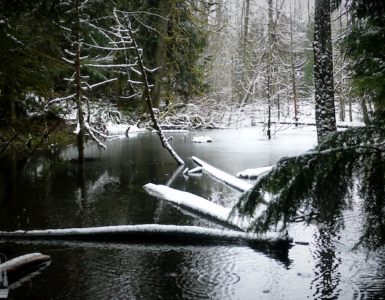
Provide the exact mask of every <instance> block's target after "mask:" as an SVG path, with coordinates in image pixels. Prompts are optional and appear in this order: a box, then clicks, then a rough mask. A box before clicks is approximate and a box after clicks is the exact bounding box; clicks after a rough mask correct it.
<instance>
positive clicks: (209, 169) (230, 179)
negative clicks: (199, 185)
mask: <svg viewBox="0 0 385 300" xmlns="http://www.w3.org/2000/svg"><path fill="white" fill-rule="evenodd" d="M192 160H193V161H194V162H195V163H196V164H198V165H200V166H201V167H202V168H203V171H205V172H206V173H208V174H210V175H211V176H213V177H215V178H217V179H218V180H220V181H222V182H224V183H226V184H227V185H229V186H231V187H233V188H235V189H237V190H239V191H241V192H244V191H247V190H249V189H251V187H252V185H251V184H250V183H247V182H245V181H243V180H241V179H238V178H236V177H234V176H231V175H230V174H227V173H226V172H223V171H221V170H219V169H217V168H215V167H213V166H211V165H209V164H208V163H205V162H204V161H203V160H200V159H199V158H198V157H195V156H193V157H192Z"/></svg>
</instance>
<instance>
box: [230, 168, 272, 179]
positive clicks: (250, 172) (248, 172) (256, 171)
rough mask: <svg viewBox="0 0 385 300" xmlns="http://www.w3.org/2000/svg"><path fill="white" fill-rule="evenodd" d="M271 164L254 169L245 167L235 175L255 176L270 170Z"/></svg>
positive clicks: (241, 176)
mask: <svg viewBox="0 0 385 300" xmlns="http://www.w3.org/2000/svg"><path fill="white" fill-rule="evenodd" d="M272 167H273V166H269V167H262V168H256V169H246V170H244V171H242V172H239V173H237V177H239V178H257V177H258V176H259V175H261V174H263V173H265V172H267V171H270V170H271V168H272Z"/></svg>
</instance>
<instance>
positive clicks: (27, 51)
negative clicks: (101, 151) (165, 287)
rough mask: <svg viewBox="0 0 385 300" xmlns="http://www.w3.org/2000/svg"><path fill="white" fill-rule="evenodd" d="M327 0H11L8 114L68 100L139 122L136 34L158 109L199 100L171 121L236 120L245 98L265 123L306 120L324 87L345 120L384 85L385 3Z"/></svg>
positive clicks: (375, 103)
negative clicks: (384, 9) (384, 34)
mask: <svg viewBox="0 0 385 300" xmlns="http://www.w3.org/2000/svg"><path fill="white" fill-rule="evenodd" d="M331 2H332V3H331V4H332V7H331V9H329V7H330V1H323V0H322V1H316V2H315V4H316V6H315V8H316V10H315V11H314V10H313V7H311V6H310V3H309V1H305V2H301V1H284V0H277V1H272V0H271V1H270V0H269V1H266V3H264V1H262V2H261V3H257V2H255V3H254V2H253V1H248V0H245V1H237V0H233V1H188V2H186V1H177V0H175V1H153V2H151V1H135V2H129V3H126V2H125V1H105V2H103V4H102V3H100V2H99V1H29V2H28V3H23V2H20V1H5V0H4V1H2V3H1V23H0V26H1V27H0V34H1V36H0V38H1V50H0V51H1V57H2V59H1V67H0V68H1V72H0V74H1V80H0V89H1V94H0V95H1V102H0V109H1V110H0V113H1V120H2V124H3V125H5V124H8V125H10V126H12V124H13V123H15V122H17V121H20V120H24V119H26V118H28V117H31V116H33V117H35V118H42V120H45V119H46V118H48V119H49V118H51V119H52V118H55V117H59V116H61V117H63V115H65V114H70V113H72V112H73V111H74V110H75V108H74V107H70V106H71V105H72V106H73V105H75V106H76V107H77V108H76V109H77V110H79V114H78V116H79V117H81V116H82V115H83V113H82V111H86V110H91V111H92V114H93V115H99V118H98V120H96V118H91V119H93V120H91V121H90V122H91V123H93V124H92V126H91V124H89V125H90V126H91V128H94V129H95V130H96V129H98V128H99V129H100V128H101V127H102V123H103V122H106V121H107V120H108V119H110V120H114V121H118V122H123V121H126V122H130V121H132V122H133V121H134V120H135V118H139V117H140V116H141V115H143V114H145V113H146V112H148V110H147V103H146V101H145V98H146V93H145V88H144V85H143V80H144V79H143V74H142V73H141V71H140V70H139V65H138V57H137V55H136V52H135V49H134V46H133V41H134V39H135V40H136V44H137V47H138V48H139V50H140V56H141V57H142V59H143V62H144V66H145V68H146V73H147V74H146V76H147V77H148V82H149V84H150V86H151V99H152V106H153V108H156V109H160V110H161V111H162V112H163V111H164V109H165V107H166V106H167V107H173V106H176V108H177V107H185V106H186V105H188V104H191V105H190V106H189V112H190V114H189V115H190V116H191V118H188V117H187V116H183V114H179V116H176V113H175V112H174V111H172V112H169V113H168V114H169V115H168V119H170V118H171V121H172V122H174V123H180V124H187V125H190V126H195V127H199V126H200V127H219V126H221V125H229V124H232V123H233V122H234V120H235V119H236V117H235V116H236V115H237V112H236V110H237V109H238V108H243V106H247V109H246V110H247V114H249V115H250V116H254V117H255V118H257V119H258V120H259V121H264V122H266V123H268V122H271V121H273V120H274V121H293V120H294V121H299V120H301V117H302V116H306V115H307V114H309V113H310V112H311V111H312V109H314V105H315V103H318V104H317V105H319V103H320V102H322V101H323V100H322V99H321V98H322V97H326V95H328V96H327V97H326V98H325V101H326V102H328V103H331V104H333V105H332V106H333V107H331V108H328V109H327V110H328V111H330V114H331V115H335V116H336V118H337V120H338V121H342V122H344V121H350V122H352V121H353V119H355V120H357V121H361V120H362V119H365V121H366V122H369V121H370V116H371V113H373V112H378V110H379V109H380V107H381V101H380V100H379V99H380V98H381V97H382V93H383V92H382V77H381V76H382V71H381V66H382V63H381V50H382V49H380V47H381V46H380V44H381V43H380V40H379V39H380V37H381V30H382V27H381V24H377V23H378V22H381V21H380V20H378V19H377V17H376V15H378V14H379V11H381V10H380V9H376V10H374V14H372V8H370V6H368V7H369V8H368V9H369V10H368V11H367V10H366V8H365V7H366V3H369V4H370V3H372V2H373V3H377V2H378V4H373V5H377V6H381V5H382V4H381V1H377V2H376V1H348V2H347V3H337V2H338V1H331ZM363 7H364V8H363ZM375 7H376V6H375ZM380 8H381V7H380ZM325 9H326V10H325ZM378 16H379V15H378ZM325 18H326V19H325ZM368 18H369V19H368ZM324 20H328V22H330V24H329V23H328V24H326V23H324V22H325V21H324ZM323 27H325V28H323ZM128 29H130V30H131V31H132V34H133V37H132V38H131V37H130V35H129V34H128V31H127V30H128ZM315 29H317V30H321V31H322V32H321V34H319V32H318V31H317V30H315ZM376 30H377V31H376ZM323 32H324V33H323ZM357 35H360V36H361V35H364V36H365V37H366V39H365V40H359V39H357ZM314 39H315V40H314ZM365 50H366V51H365ZM368 50H370V51H369V52H368ZM324 55H326V56H328V57H329V58H328V61H329V62H328V63H329V65H328V66H326V64H327V63H326V62H325V61H324V60H323V58H322V57H323V56H324ZM319 64H325V65H319ZM314 70H315V72H314ZM318 70H321V73H320V74H319V76H320V77H322V78H324V79H325V80H324V81H322V80H321V79H319V78H318V73H319V71H318ZM326 91H327V92H326ZM320 95H323V96H322V97H321V96H320ZM333 100H334V101H333ZM178 105H179V106H178ZM83 106H84V108H82V107H83ZM194 106H195V110H194ZM334 106H335V108H334ZM86 107H87V108H86ZM67 109H69V111H68V110H67ZM225 110H226V113H227V119H226V120H225V118H224V114H225V112H224V111H225ZM334 111H335V112H334ZM96 112H98V113H96ZM202 112H206V114H202ZM228 115H230V117H229V116H228ZM231 115H233V118H232V119H231ZM122 116H123V117H124V120H121V118H122ZM238 117H239V116H238ZM332 118H333V116H332ZM165 119H166V118H165ZM323 119H329V117H328V118H326V117H323ZM82 130H83V129H82ZM85 130H86V129H85ZM91 131H92V130H91ZM94 133H95V132H94ZM267 134H270V133H269V130H268V132H267Z"/></svg>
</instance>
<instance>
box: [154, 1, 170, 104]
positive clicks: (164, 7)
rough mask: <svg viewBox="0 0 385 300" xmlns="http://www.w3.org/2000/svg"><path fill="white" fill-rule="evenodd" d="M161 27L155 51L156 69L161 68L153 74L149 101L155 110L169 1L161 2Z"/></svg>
mask: <svg viewBox="0 0 385 300" xmlns="http://www.w3.org/2000/svg"><path fill="white" fill-rule="evenodd" d="M160 5H161V8H160V9H161V15H162V17H163V18H162V19H161V21H160V22H161V27H162V32H161V34H160V35H159V41H158V46H157V49H156V57H155V60H156V67H161V68H160V69H159V70H157V71H156V74H155V82H154V87H153V89H152V91H151V99H152V106H153V107H155V108H159V103H160V95H161V93H160V91H161V85H162V80H161V79H162V74H163V72H164V61H165V58H164V55H165V50H166V39H165V38H164V36H165V35H166V34H167V27H168V19H167V15H168V13H169V11H170V2H169V1H161V4H160Z"/></svg>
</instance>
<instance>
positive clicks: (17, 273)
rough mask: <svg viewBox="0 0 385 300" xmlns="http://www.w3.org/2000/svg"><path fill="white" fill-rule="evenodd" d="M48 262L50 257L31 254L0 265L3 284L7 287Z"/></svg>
mask: <svg viewBox="0 0 385 300" xmlns="http://www.w3.org/2000/svg"><path fill="white" fill-rule="evenodd" d="M50 260H51V257H50V256H49V255H43V254H41V253H31V254H26V255H23V256H19V257H16V258H14V259H11V260H9V261H7V262H5V263H3V264H0V273H1V274H2V276H4V279H3V284H4V285H5V286H8V283H12V282H14V281H15V280H17V279H18V278H20V277H22V276H25V274H26V273H28V272H30V271H32V270H34V269H35V268H36V267H38V266H40V265H41V264H43V263H45V262H47V261H50ZM5 274H6V275H5ZM5 277H6V278H5ZM4 281H6V282H4Z"/></svg>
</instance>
